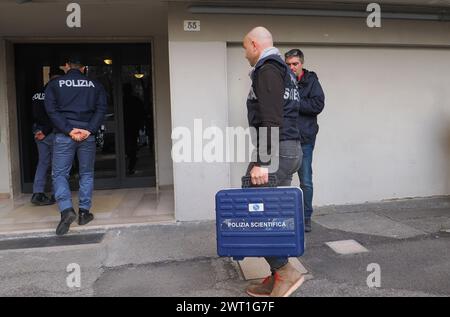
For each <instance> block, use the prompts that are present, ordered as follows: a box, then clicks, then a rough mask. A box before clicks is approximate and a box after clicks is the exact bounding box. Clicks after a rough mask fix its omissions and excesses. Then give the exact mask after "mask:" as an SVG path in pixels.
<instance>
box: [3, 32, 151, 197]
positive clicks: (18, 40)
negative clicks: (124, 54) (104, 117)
mask: <svg viewBox="0 0 450 317" xmlns="http://www.w3.org/2000/svg"><path fill="white" fill-rule="evenodd" d="M4 40H5V42H6V43H9V44H10V45H11V47H12V50H13V52H12V57H11V56H10V58H9V59H10V60H7V63H12V65H15V60H14V58H15V53H14V45H15V44H45V43H49V44H106V43H110V44H132V43H139V44H143V43H144V44H149V45H150V55H151V56H150V63H149V65H150V67H151V70H152V72H151V78H150V80H151V81H152V85H151V89H152V91H151V94H152V98H151V101H152V115H153V142H154V163H155V182H154V187H155V188H156V190H157V191H159V169H158V165H159V164H158V142H157V141H158V138H157V131H158V126H157V110H156V108H157V107H156V89H155V85H156V81H155V55H154V54H155V48H154V43H155V40H154V38H153V37H86V38H84V37H83V38H73V37H5V38H4ZM113 67H114V66H113ZM117 67H118V66H117ZM13 68H14V71H13V74H11V76H9V77H10V78H8V80H10V81H12V82H13V83H15V82H16V70H15V66H14V67H13ZM119 74H120V73H119ZM116 80H119V77H117V78H114V81H116ZM16 94H17V90H16V87H14V96H16ZM115 94H116V95H119V96H120V92H119V90H117V91H116V92H115ZM116 97H117V96H115V100H118V99H117V98H116ZM13 107H14V109H15V111H14V112H13V115H11V113H10V120H13V121H14V122H15V124H17V126H18V127H19V126H20V125H19V120H20V118H18V111H17V110H18V104H17V103H16V104H15V105H14V106H13ZM114 107H115V108H118V107H117V104H115V105H114ZM119 108H120V107H119ZM118 121H121V120H118ZM118 124H119V126H120V128H121V130H123V122H118ZM17 132H18V134H17V139H18V144H17V147H18V148H19V153H18V154H19V161H20V163H19V165H20V171H19V174H20V177H18V179H16V180H15V185H16V186H18V188H20V189H21V191H22V193H23V192H25V188H26V185H25V184H24V182H23V171H22V167H21V165H22V153H21V146H20V143H21V135H20V133H21V132H20V131H18V129H17ZM119 137H120V135H117V136H116V143H117V142H118V141H119V142H121V144H123V143H124V142H123V140H118V138H119ZM119 148H121V152H124V149H122V148H123V146H121V147H119ZM118 154H119V153H118ZM120 154H122V153H120ZM119 170H120V169H119ZM147 180H148V179H139V177H136V178H126V177H125V178H123V179H122V182H121V185H122V186H123V187H124V188H133V187H149V186H148V185H147V184H145V181H147ZM13 181H14V180H13ZM95 183H96V189H111V188H112V186H110V185H109V184H108V180H107V179H104V180H102V179H98V180H95ZM28 186H29V185H28ZM150 187H152V186H150Z"/></svg>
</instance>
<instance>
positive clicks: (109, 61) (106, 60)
mask: <svg viewBox="0 0 450 317" xmlns="http://www.w3.org/2000/svg"><path fill="white" fill-rule="evenodd" d="M103 61H104V62H105V64H106V65H112V63H113V61H112V59H110V58H106V59H104V60H103Z"/></svg>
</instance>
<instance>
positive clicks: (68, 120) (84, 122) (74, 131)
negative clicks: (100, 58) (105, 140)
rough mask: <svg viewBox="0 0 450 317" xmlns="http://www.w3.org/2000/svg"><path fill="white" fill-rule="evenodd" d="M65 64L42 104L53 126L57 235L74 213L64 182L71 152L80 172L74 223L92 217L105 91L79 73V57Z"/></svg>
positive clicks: (62, 230)
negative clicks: (57, 215)
mask: <svg viewBox="0 0 450 317" xmlns="http://www.w3.org/2000/svg"><path fill="white" fill-rule="evenodd" d="M65 68H66V71H67V73H66V75H65V76H62V77H60V78H58V79H57V80H54V81H52V82H50V83H49V84H48V86H47V89H46V90H45V108H46V110H47V113H48V115H49V117H50V119H51V121H52V123H53V125H54V127H55V139H54V143H53V164H52V168H53V172H52V176H53V187H54V188H55V197H56V201H57V203H58V207H59V210H60V211H61V221H60V223H59V224H58V227H57V228H56V234H57V235H64V234H66V233H67V232H68V231H69V228H70V225H71V223H72V222H73V221H75V219H76V216H77V215H76V213H75V211H74V209H73V205H72V197H71V192H70V187H69V182H68V179H69V173H70V169H71V166H72V163H73V159H74V156H75V153H76V154H77V157H78V162H79V175H80V189H79V214H78V224H79V225H85V224H87V223H89V222H90V221H92V220H93V219H94V215H93V214H92V213H91V212H90V208H91V205H92V191H93V188H94V163H95V152H96V142H95V137H94V134H95V133H96V132H97V130H98V129H99V127H100V125H101V124H102V123H103V121H104V118H105V115H106V111H107V99H106V92H105V90H104V88H103V86H102V85H101V84H100V83H99V82H97V81H95V80H92V79H89V78H88V77H86V76H85V75H84V74H83V73H84V70H85V66H84V63H83V61H82V60H81V59H80V58H79V57H76V56H74V57H71V58H70V59H69V61H68V62H67V63H66V65H65Z"/></svg>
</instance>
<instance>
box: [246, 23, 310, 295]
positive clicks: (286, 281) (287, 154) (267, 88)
mask: <svg viewBox="0 0 450 317" xmlns="http://www.w3.org/2000/svg"><path fill="white" fill-rule="evenodd" d="M243 46H244V49H245V57H246V58H247V60H248V61H249V63H250V65H251V66H253V71H252V73H251V79H252V86H251V89H250V93H249V95H248V98H247V111H248V121H249V126H250V127H253V128H255V129H256V130H257V137H258V140H257V141H256V142H254V143H256V144H257V147H258V155H257V157H258V159H257V160H256V162H253V163H251V164H250V165H249V167H248V170H247V174H248V175H250V176H251V180H252V183H253V184H254V185H264V184H266V183H267V182H268V173H269V168H268V167H267V165H269V164H266V163H265V162H264V160H261V159H260V154H264V153H267V154H271V157H270V159H271V160H276V151H272V150H273V149H274V147H275V144H272V142H271V133H268V135H266V136H264V135H262V134H263V131H264V129H267V130H268V131H269V132H270V131H271V130H272V129H275V131H276V130H277V129H278V131H279V139H278V140H276V141H279V142H277V143H279V144H278V145H279V154H278V166H277V169H276V171H275V175H276V176H277V182H278V183H277V185H279V186H289V185H290V184H291V181H292V175H293V174H294V173H295V172H296V171H297V170H298V168H299V166H300V164H301V159H302V155H301V145H300V135H299V131H298V127H297V120H298V113H299V102H300V96H299V92H298V88H297V82H296V78H295V75H294V74H293V73H292V72H291V70H290V69H289V68H288V67H287V65H286V64H285V63H284V60H283V59H282V57H281V56H280V52H279V51H278V49H277V48H275V47H273V39H272V35H271V34H270V32H269V31H268V30H267V29H265V28H263V27H257V28H255V29H253V30H252V31H251V32H250V33H248V34H247V36H246V37H245V38H244V42H243ZM260 130H261V131H260ZM259 132H261V134H260V133H259ZM261 138H267V139H266V140H260V139H261ZM259 141H263V144H264V143H265V144H267V145H268V146H267V147H268V148H267V151H266V152H265V151H264V149H261V148H260V143H258V142H259ZM264 141H266V142H264ZM261 150H262V152H261ZM272 152H275V153H272ZM266 261H267V262H268V263H269V265H270V269H271V271H272V275H271V276H268V277H267V278H266V279H265V280H264V282H263V283H259V284H251V285H249V286H248V287H247V293H248V294H249V295H251V296H272V297H287V296H289V295H290V294H292V293H293V292H294V291H295V290H296V289H297V288H298V287H300V285H301V284H302V283H303V281H304V276H303V275H302V274H301V273H300V272H299V271H298V270H297V269H296V268H295V267H294V266H293V265H292V264H291V263H290V262H289V261H288V258H287V257H267V258H266Z"/></svg>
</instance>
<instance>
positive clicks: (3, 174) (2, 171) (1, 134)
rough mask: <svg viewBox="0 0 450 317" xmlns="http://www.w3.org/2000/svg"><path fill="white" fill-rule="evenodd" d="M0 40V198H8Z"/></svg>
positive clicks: (2, 45) (1, 45)
mask: <svg viewBox="0 0 450 317" xmlns="http://www.w3.org/2000/svg"><path fill="white" fill-rule="evenodd" d="M5 44H6V43H5V41H2V40H0V196H3V197H9V194H10V192H11V188H10V179H9V177H10V176H9V174H10V172H9V171H10V161H9V155H8V144H9V142H8V135H9V131H8V126H9V125H8V111H7V108H6V106H7V85H6V63H5V61H6V57H5V54H6V46H5Z"/></svg>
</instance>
